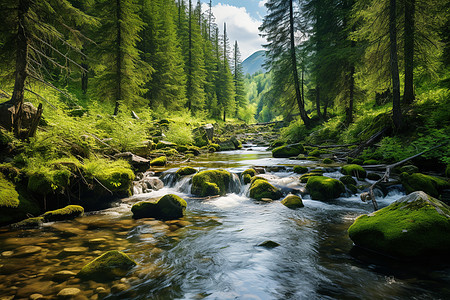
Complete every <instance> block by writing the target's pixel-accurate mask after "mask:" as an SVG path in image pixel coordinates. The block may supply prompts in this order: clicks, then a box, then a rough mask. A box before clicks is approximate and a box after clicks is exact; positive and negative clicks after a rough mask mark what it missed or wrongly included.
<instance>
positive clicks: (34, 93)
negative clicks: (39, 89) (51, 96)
mask: <svg viewBox="0 0 450 300" xmlns="http://www.w3.org/2000/svg"><path fill="white" fill-rule="evenodd" d="M25 91H27V92H30V93H32V94H33V95H35V96H38V97H39V98H41V99H42V100H44V101H45V102H46V103H47V104H48V105H50V106H51V107H52V108H54V109H56V107H55V106H54V105H53V104H51V103H50V102H49V101H48V100H47V99H45V98H44V97H42V96H41V95H39V94H38V93H36V92H34V91H32V90H30V89H27V88H25Z"/></svg>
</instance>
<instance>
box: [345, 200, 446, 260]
mask: <svg viewBox="0 0 450 300" xmlns="http://www.w3.org/2000/svg"><path fill="white" fill-rule="evenodd" d="M449 232H450V207H449V206H447V205H446V204H444V203H443V202H441V201H439V200H437V199H435V198H433V197H431V196H429V195H427V194H426V193H424V192H422V191H418V192H414V193H411V194H409V195H407V196H404V197H402V198H400V199H398V200H397V201H395V202H393V203H392V204H390V205H389V206H387V207H385V208H383V209H380V210H378V211H376V212H374V213H371V214H369V215H362V216H360V217H358V218H357V219H356V220H355V222H354V223H353V225H351V226H350V228H349V229H348V233H349V236H350V238H351V239H352V241H353V242H354V243H355V244H356V245H357V246H360V247H362V248H366V249H369V250H372V251H375V252H380V253H383V254H387V255H391V256H396V257H401V258H410V257H417V256H425V255H426V256H429V255H433V254H448V252H449V251H450V235H449V234H448V233H449Z"/></svg>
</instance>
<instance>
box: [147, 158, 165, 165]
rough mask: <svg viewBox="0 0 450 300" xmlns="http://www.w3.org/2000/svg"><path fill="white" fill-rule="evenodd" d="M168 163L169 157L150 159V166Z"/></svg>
mask: <svg viewBox="0 0 450 300" xmlns="http://www.w3.org/2000/svg"><path fill="white" fill-rule="evenodd" d="M166 163H167V157H165V156H160V157H158V158H155V159H153V160H152V161H150V166H154V167H162V166H165V165H166Z"/></svg>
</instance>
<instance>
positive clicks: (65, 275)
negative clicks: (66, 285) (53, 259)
mask: <svg viewBox="0 0 450 300" xmlns="http://www.w3.org/2000/svg"><path fill="white" fill-rule="evenodd" d="M76 275H77V274H76V273H74V272H72V271H67V270H64V271H59V272H56V273H55V274H54V275H53V281H57V282H62V281H66V280H68V279H69V278H72V277H74V276H76Z"/></svg>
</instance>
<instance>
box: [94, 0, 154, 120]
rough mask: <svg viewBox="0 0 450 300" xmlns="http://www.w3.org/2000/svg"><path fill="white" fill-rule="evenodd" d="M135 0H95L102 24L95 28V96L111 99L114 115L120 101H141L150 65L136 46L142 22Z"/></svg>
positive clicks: (130, 103) (101, 98)
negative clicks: (96, 0) (96, 30)
mask: <svg viewBox="0 0 450 300" xmlns="http://www.w3.org/2000/svg"><path fill="white" fill-rule="evenodd" d="M139 8H140V7H139V5H138V3H137V1H136V0H99V1H98V2H97V5H96V11H98V12H99V15H100V18H101V24H102V26H101V27H100V28H99V29H98V32H97V37H98V38H97V47H96V49H95V50H96V57H97V58H98V59H97V61H98V64H97V65H96V68H95V71H96V78H95V81H96V84H95V96H96V97H97V99H99V100H101V101H105V100H107V101H111V102H113V103H114V115H117V114H118V112H119V108H120V106H121V105H122V104H125V105H127V106H132V105H136V104H138V103H139V104H142V102H143V98H142V97H141V96H142V95H143V94H144V93H145V92H146V90H145V89H144V84H145V83H146V82H147V81H148V80H149V78H150V74H151V72H152V68H151V67H150V66H149V65H148V64H147V63H145V62H144V61H143V60H142V59H141V57H140V53H139V50H138V48H137V43H138V41H139V32H140V31H141V30H142V29H143V26H144V23H143V22H142V20H141V18H140V17H139V15H138V12H139Z"/></svg>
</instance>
